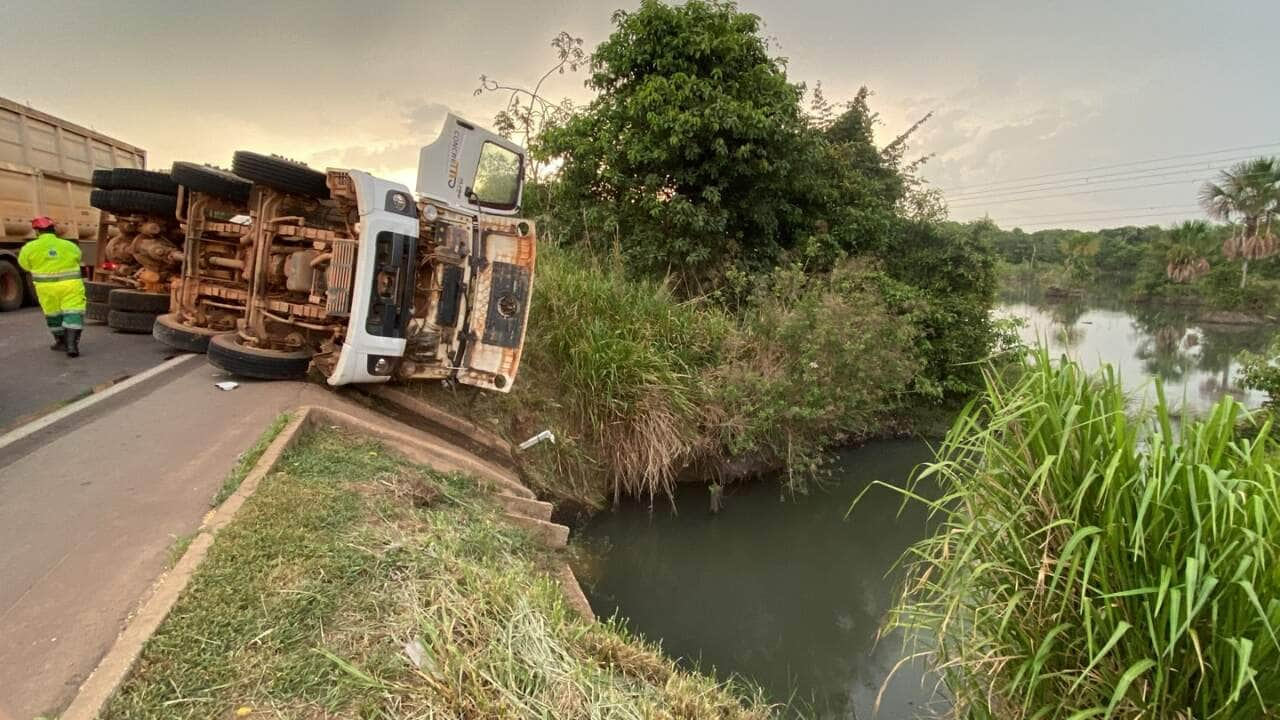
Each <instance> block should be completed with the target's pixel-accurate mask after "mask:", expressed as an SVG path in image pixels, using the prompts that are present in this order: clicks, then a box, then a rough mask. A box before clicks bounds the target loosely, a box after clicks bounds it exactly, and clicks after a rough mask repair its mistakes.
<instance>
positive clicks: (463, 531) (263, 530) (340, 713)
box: [104, 430, 769, 720]
mask: <svg viewBox="0 0 1280 720" xmlns="http://www.w3.org/2000/svg"><path fill="white" fill-rule="evenodd" d="M553 559H554V558H553V556H551V555H550V554H549V553H548V552H547V551H546V550H544V549H542V548H540V547H539V546H536V545H534V544H533V543H531V542H530V541H529V540H528V539H527V538H526V537H525V536H524V535H523V534H521V533H520V532H518V531H517V530H515V529H513V528H512V527H510V526H509V525H508V524H507V523H506V522H504V521H502V519H501V517H500V516H499V514H498V512H497V511H496V510H495V509H494V508H493V507H491V506H490V504H489V502H488V501H487V500H486V499H485V498H484V497H482V496H480V495H478V494H477V492H476V491H475V490H474V489H473V485H472V483H470V482H468V481H467V480H466V479H465V478H462V477H459V476H454V475H447V476H446V475H440V474H436V473H433V472H431V471H429V470H426V469H424V468H421V467H417V466H412V465H408V464H406V463H403V462H401V461H399V460H398V459H396V458H394V457H393V456H391V455H389V454H387V453H386V452H384V451H383V449H382V448H381V447H380V446H379V445H377V444H375V443H368V442H352V441H351V440H349V439H344V438H342V437H340V436H339V435H338V434H336V433H333V432H330V431H323V430H322V431H315V432H312V433H309V434H308V435H306V436H304V437H303V438H302V439H301V442H300V443H299V444H298V445H297V446H296V447H295V448H293V449H292V450H290V451H289V452H288V453H286V454H285V456H284V457H283V458H282V461H281V463H280V464H279V465H278V466H277V470H276V471H275V472H273V473H272V474H270V475H269V476H268V477H267V478H265V479H264V481H263V483H262V484H261V485H260V486H259V487H258V489H257V491H256V492H255V493H254V495H253V496H252V497H250V498H249V500H248V501H247V502H246V503H245V505H244V506H243V507H242V508H241V510H240V513H239V514H238V516H237V517H236V519H235V520H234V521H233V522H232V523H231V524H230V525H229V526H228V527H227V528H225V529H223V530H222V531H220V532H219V534H218V536H217V538H216V541H215V543H214V545H213V547H212V548H211V550H210V552H209V555H208V557H207V558H206V559H205V561H204V563H203V564H202V565H201V567H200V569H199V570H198V571H197V573H196V574H195V576H194V577H193V578H192V582H191V584H190V585H189V586H188V588H187V590H186V591H185V592H184V593H183V595H182V597H181V598H180V599H179V601H178V603H177V605H176V606H175V608H174V609H173V611H172V613H171V614H170V615H169V617H168V618H167V619H166V621H165V622H164V623H163V624H162V626H161V627H160V629H159V630H158V632H157V633H156V635H155V636H154V637H153V638H152V639H151V640H150V641H149V642H148V643H147V646H146V647H145V648H144V650H143V653H142V657H141V659H140V661H139V663H138V665H137V666H136V668H135V670H134V671H133V673H132V675H131V676H130V677H129V678H128V679H127V680H126V682H125V683H124V685H123V686H122V688H121V690H120V692H119V694H118V695H117V696H116V697H115V698H114V699H113V701H112V703H111V704H110V707H109V708H108V710H107V712H106V713H105V715H104V717H105V718H109V719H114V720H123V719H124V718H128V719H130V720H135V719H146V718H166V719H167V718H210V717H213V718H227V717H234V716H236V714H237V712H238V711H242V709H247V711H248V712H249V713H251V714H250V716H251V717H271V718H321V717H325V718H329V717H340V718H348V717H350V718H355V717H359V718H489V717H502V718H552V717H555V718H650V717H672V718H704V717H717V718H756V717H766V716H767V715H768V711H769V708H767V707H766V706H765V705H764V704H763V703H761V702H760V700H759V698H758V697H755V696H750V697H744V696H741V695H739V694H738V693H737V692H736V691H735V690H734V689H733V688H729V687H727V686H722V685H718V684H717V683H715V682H714V681H712V680H710V679H708V678H705V677H702V676H699V675H694V674H690V673H686V672H683V671H680V670H678V669H676V667H675V666H674V665H673V664H672V663H671V662H670V661H669V660H667V659H665V658H663V657H662V656H661V655H660V654H658V653H656V652H655V651H654V650H653V649H651V648H649V647H647V646H645V645H644V644H643V643H640V642H638V641H635V640H633V639H630V638H628V637H626V636H625V635H624V634H623V633H622V632H621V631H618V630H615V629H614V628H612V627H611V626H608V625H588V624H585V623H583V622H582V621H581V620H579V619H578V618H577V617H576V615H574V614H573V613H572V611H570V610H569V609H568V608H567V607H566V606H565V603H564V600H563V596H562V593H561V591H560V589H559V587H558V586H557V585H556V584H555V583H554V581H552V580H551V579H549V578H548V577H547V576H546V575H545V574H543V573H542V572H541V570H542V569H544V568H545V567H547V565H548V563H549V562H550V561H552V560H553ZM406 645H412V646H413V647H414V648H415V652H419V651H420V664H415V662H412V661H411V660H410V658H409V656H408V654H407V653H406V649H405V648H406Z"/></svg>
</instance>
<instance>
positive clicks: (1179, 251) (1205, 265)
mask: <svg viewBox="0 0 1280 720" xmlns="http://www.w3.org/2000/svg"><path fill="white" fill-rule="evenodd" d="M1211 242H1213V231H1212V228H1210V227H1209V223H1207V222H1205V221H1203V220H1188V221H1186V222H1184V223H1182V224H1181V225H1178V226H1177V227H1174V228H1173V229H1171V230H1170V231H1169V244H1168V249H1167V250H1166V251H1165V262H1166V265H1165V274H1166V275H1168V277H1169V279H1170V280H1172V281H1174V282H1176V283H1187V282H1191V281H1192V280H1195V279H1197V278H1199V277H1202V276H1204V275H1205V274H1206V273H1208V272H1209V259H1208V257H1207V256H1208V254H1209V250H1210V248H1209V243H1211Z"/></svg>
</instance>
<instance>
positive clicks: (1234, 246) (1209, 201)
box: [1200, 158, 1280, 288]
mask: <svg viewBox="0 0 1280 720" xmlns="http://www.w3.org/2000/svg"><path fill="white" fill-rule="evenodd" d="M1200 204H1201V205H1203V206H1204V209H1205V211H1206V212H1208V213H1209V215H1210V216H1211V217H1215V218H1218V219H1221V220H1225V221H1227V222H1229V223H1231V236H1230V237H1228V238H1227V240H1226V242H1224V243H1223V244H1222V254H1223V255H1225V256H1226V257H1227V259H1229V260H1242V261H1243V264H1242V267H1241V269H1240V287H1242V288H1243V287H1244V285H1245V282H1246V281H1247V280H1248V278H1249V261H1250V260H1257V259H1259V258H1264V257H1267V256H1269V255H1273V254H1275V252H1276V238H1275V235H1273V234H1272V232H1271V219H1272V216H1273V215H1275V214H1276V212H1277V211H1280V163H1278V162H1277V161H1276V159H1275V158H1258V159H1257V160H1247V161H1245V162H1241V163H1238V164H1236V165H1233V166H1232V167H1231V168H1230V169H1228V170H1223V171H1222V173H1221V174H1219V176H1218V182H1216V183H1212V182H1209V183H1205V184H1204V187H1203V188H1201V189H1200Z"/></svg>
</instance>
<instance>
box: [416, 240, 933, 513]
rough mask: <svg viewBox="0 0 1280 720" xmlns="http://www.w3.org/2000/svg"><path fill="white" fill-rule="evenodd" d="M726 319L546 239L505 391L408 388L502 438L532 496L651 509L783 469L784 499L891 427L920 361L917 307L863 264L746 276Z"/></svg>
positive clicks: (716, 307)
mask: <svg viewBox="0 0 1280 720" xmlns="http://www.w3.org/2000/svg"><path fill="white" fill-rule="evenodd" d="M756 280H757V281H758V286H757V287H755V288H754V289H749V290H748V291H747V292H745V295H746V299H745V300H743V301H742V302H741V304H740V307H739V308H737V309H736V310H735V311H734V312H730V311H729V310H728V309H726V306H725V304H723V303H715V302H711V301H709V300H707V299H694V300H683V301H682V300H680V299H679V298H677V297H676V296H675V294H674V293H673V292H672V291H671V290H670V289H669V288H668V287H667V286H665V285H664V284H662V283H660V282H656V281H652V280H645V279H637V278H634V277H631V276H629V275H628V274H627V273H625V272H624V271H623V270H622V269H621V268H620V267H617V266H615V265H612V264H610V263H609V262H608V261H607V260H601V259H599V258H594V257H592V256H590V255H588V254H586V253H583V252H577V251H572V250H567V249H564V248H559V247H556V246H555V245H554V244H552V243H547V244H545V245H544V246H543V247H541V248H540V256H539V261H538V274H537V279H536V281H535V282H534V300H533V307H532V310H531V312H530V319H529V330H528V334H527V337H526V340H525V350H524V352H525V356H524V360H523V363H522V366H521V371H520V373H521V374H520V377H519V378H518V380H517V381H516V385H515V388H514V390H513V391H512V392H511V394H510V395H497V394H484V395H480V394H477V395H474V396H469V397H468V399H466V400H460V398H458V397H456V396H453V397H451V396H452V393H451V392H450V391H446V390H442V389H440V388H438V387H436V386H431V385H427V384H418V385H415V386H411V389H412V390H413V391H414V392H418V393H422V394H424V395H425V396H426V397H427V398H428V399H429V400H430V401H432V402H440V403H445V404H451V405H452V407H454V409H458V410H463V411H466V412H468V413H470V414H472V415H473V416H476V417H477V419H478V420H480V421H483V422H487V423H489V424H490V425H491V426H495V427H497V428H498V429H499V431H500V432H503V433H504V434H506V435H507V436H508V437H509V438H510V439H512V440H515V441H520V440H523V439H525V438H527V437H529V436H531V435H533V434H535V433H537V432H538V431H540V430H543V429H547V428H549V429H551V430H552V431H553V432H555V434H556V437H557V442H556V444H555V445H550V444H545V443H544V444H543V445H540V446H538V447H537V448H535V449H534V450H532V451H530V452H528V453H526V454H525V456H524V457H525V459H526V461H527V462H528V463H529V470H530V471H531V474H532V483H533V484H534V485H535V486H536V487H535V489H536V490H538V491H539V494H541V495H543V496H544V497H548V498H550V499H553V500H556V501H558V502H562V503H563V502H568V503H572V504H575V505H578V506H586V507H600V506H602V505H604V504H605V503H607V502H609V500H610V499H616V498H618V497H619V496H621V495H634V496H640V497H647V498H648V499H650V500H653V499H654V498H655V497H661V496H662V495H663V494H665V493H667V492H669V491H670V490H671V488H672V484H673V483H674V481H675V479H676V478H677V476H678V475H679V474H680V473H682V472H686V471H690V470H692V471H693V472H697V473H698V474H699V476H700V477H704V478H715V477H718V476H719V475H721V474H722V473H724V472H733V470H732V469H731V468H732V466H734V465H737V466H740V467H743V468H748V469H758V470H763V469H773V468H783V469H786V470H788V471H790V472H789V475H788V477H789V478H791V479H792V481H793V482H792V485H793V487H794V488H799V487H801V486H802V485H803V480H804V479H805V478H806V477H808V476H809V475H810V474H811V473H812V472H813V471H815V470H816V469H817V467H818V466H819V465H820V463H821V461H822V458H823V455H824V452H825V451H826V450H828V449H830V448H831V447H832V446H834V445H838V444H841V443H844V442H848V441H850V440H851V439H857V438H865V437H868V436H872V435H876V434H880V433H883V432H886V431H890V430H899V429H901V427H902V422H901V418H902V417H903V415H904V411H905V410H906V409H907V407H908V406H909V405H910V403H911V402H912V401H913V400H918V399H919V397H920V395H919V394H916V395H912V393H913V392H914V391H915V390H916V389H917V388H916V385H915V384H916V383H917V381H918V379H919V377H920V375H919V371H920V369H921V366H922V361H921V360H920V359H918V357H919V352H917V350H918V348H917V347H916V343H917V342H924V338H923V336H922V333H921V332H920V331H919V329H918V328H917V327H916V325H915V324H914V320H915V317H916V313H917V311H918V309H919V306H920V303H919V302H916V301H915V300H912V299H902V300H900V301H898V302H891V301H890V300H889V299H888V297H889V296H890V295H891V294H893V293H895V292H896V293H898V294H899V295H901V294H903V293H902V286H901V285H900V284H897V283H894V281H893V280H891V279H889V278H888V277H887V276H886V275H885V274H884V273H882V272H881V271H880V270H879V268H878V266H877V265H876V264H874V263H872V262H870V261H864V260H848V261H845V262H843V263H841V264H839V265H838V266H837V268H836V269H835V270H833V271H832V272H830V273H823V274H816V275H815V274H809V273H806V272H804V271H802V270H801V269H799V268H795V267H788V268H784V269H780V270H778V271H776V272H774V273H773V274H772V275H768V276H765V277H761V278H757V279H756Z"/></svg>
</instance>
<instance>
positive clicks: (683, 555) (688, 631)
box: [575, 298, 1274, 720]
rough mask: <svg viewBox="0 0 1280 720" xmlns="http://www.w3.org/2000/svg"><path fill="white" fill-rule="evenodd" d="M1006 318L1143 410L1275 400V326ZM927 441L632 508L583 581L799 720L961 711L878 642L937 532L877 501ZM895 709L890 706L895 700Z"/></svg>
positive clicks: (1148, 314) (665, 639)
mask: <svg viewBox="0 0 1280 720" xmlns="http://www.w3.org/2000/svg"><path fill="white" fill-rule="evenodd" d="M1014 300H1015V301H1014V302H1008V303H1006V304H1005V305H1003V306H1002V307H1001V308H1000V309H999V311H998V314H1000V315H1003V316H1016V317H1020V318H1022V319H1023V320H1024V321H1025V323H1026V324H1025V326H1024V327H1023V329H1022V333H1023V335H1024V337H1025V338H1026V339H1027V340H1029V341H1034V340H1035V339H1037V338H1045V339H1047V341H1048V343H1049V345H1050V347H1051V349H1052V350H1053V351H1054V353H1055V354H1059V353H1067V354H1069V355H1071V356H1072V357H1074V358H1076V359H1077V360H1079V361H1080V362H1082V363H1083V364H1085V365H1086V366H1087V367H1090V368H1093V367H1097V366H1098V365H1100V364H1101V363H1104V362H1106V363H1111V364H1112V365H1115V366H1116V367H1118V368H1119V370H1120V372H1121V375H1122V379H1123V381H1124V382H1125V383H1126V385H1127V386H1128V387H1129V388H1130V389H1131V390H1133V392H1134V394H1135V396H1136V397H1138V398H1141V397H1143V396H1145V395H1147V394H1148V393H1149V392H1150V384H1151V383H1150V381H1151V379H1152V378H1154V377H1157V376H1159V377H1161V378H1162V379H1163V380H1164V381H1165V384H1166V389H1167V394H1168V397H1169V398H1170V399H1171V400H1174V401H1175V402H1178V403H1180V404H1181V403H1183V402H1185V405H1186V406H1187V407H1188V408H1189V409H1193V410H1199V409H1203V408H1205V407H1207V406H1208V405H1209V404H1211V403H1212V402H1213V401H1214V400H1216V399H1217V398H1218V397H1221V395H1222V394H1224V393H1231V394H1233V395H1235V396H1236V397H1238V398H1239V399H1241V400H1243V401H1244V402H1245V403H1247V404H1249V405H1251V406H1252V405H1257V404H1258V403H1259V402H1261V400H1262V397H1261V396H1260V395H1258V394H1256V393H1250V392H1247V391H1244V390H1243V389H1241V388H1240V387H1239V386H1238V381H1237V380H1236V378H1235V374H1236V370H1237V367H1238V365H1237V363H1236V362H1235V360H1234V355H1235V354H1236V353H1237V352H1238V351H1239V350H1242V349H1252V350H1258V349H1261V348H1262V347H1264V346H1265V344H1266V342H1267V341H1268V339H1269V337H1270V335H1271V334H1272V333H1273V332H1274V329H1273V328H1265V327H1221V326H1219V327H1215V326H1209V325H1201V324H1197V323H1196V322H1195V321H1194V320H1193V319H1192V317H1190V316H1189V314H1188V313H1187V312H1186V311H1182V310H1170V309H1157V308H1140V307H1128V308H1126V307H1124V306H1121V305H1116V304H1112V305H1106V304H1097V303H1095V304H1092V305H1088V304H1084V303H1068V304H1062V303H1034V302H1031V301H1029V300H1028V299H1026V298H1015V299H1014ZM929 458H930V452H929V449H928V446H927V445H926V444H925V443H923V442H918V441H892V442H877V443H873V444H871V445H868V446H866V447H863V448H858V449H853V450H848V451H845V452H843V453H841V454H840V456H839V458H838V461H837V463H836V465H835V472H834V475H833V477H832V478H831V483H830V485H829V486H828V487H827V488H826V489H825V490H823V491H821V492H814V493H812V494H810V495H808V496H804V497H800V498H780V497H779V491H778V485H777V484H776V483H771V482H768V481H766V482H762V483H756V484H751V485H744V486H738V487H735V488H731V489H730V490H729V491H728V496H727V497H726V499H725V503H724V509H723V511H722V512H721V513H720V514H712V513H710V512H709V496H708V491H707V489H706V488H705V487H693V486H689V487H684V488H682V489H681V491H680V492H679V494H678V497H677V499H676V504H677V508H678V513H676V514H673V513H672V512H671V511H670V510H669V509H668V508H666V507H665V506H660V507H658V508H657V509H656V511H655V512H652V513H650V512H649V510H648V508H647V507H646V506H643V505H638V504H637V505H630V506H626V507H623V508H622V509H620V510H619V511H617V512H613V513H604V514H602V515H600V516H598V517H596V518H595V519H594V520H593V521H592V522H591V523H590V524H589V525H587V526H586V527H584V528H582V529H580V531H579V532H578V534H577V536H576V540H575V542H578V543H580V544H583V545H584V546H585V547H586V548H587V552H586V553H585V557H584V559H583V560H582V561H581V562H579V563H578V565H577V569H578V570H579V572H580V575H581V577H582V579H583V581H584V585H585V586H586V590H587V594H588V596H589V598H590V600H591V604H592V607H593V608H595V610H596V612H597V613H598V614H600V615H601V616H604V617H608V616H610V615H612V614H614V613H617V614H618V615H619V616H621V617H623V618H625V619H626V622H627V624H628V625H629V627H630V628H631V629H633V630H635V631H637V632H639V633H640V634H642V635H644V636H645V637H647V638H649V639H651V640H654V641H658V642H661V643H662V645H663V647H664V648H665V649H666V650H667V652H668V653H669V654H671V655H673V656H676V657H679V658H681V659H682V660H683V661H684V662H687V663H689V664H691V665H697V666H699V667H701V668H703V669H704V670H710V669H712V668H714V671H715V673H716V674H717V675H718V676H719V677H721V678H725V677H728V676H730V675H740V676H743V677H745V678H749V679H750V680H751V681H753V682H755V683H756V684H758V685H759V686H761V687H762V688H763V689H764V690H765V691H766V692H767V693H768V695H769V696H770V697H771V698H772V699H773V700H774V701H776V702H787V701H790V702H791V704H792V705H793V706H795V707H796V708H797V710H796V712H795V714H796V715H799V716H803V717H814V718H861V719H863V720H867V719H869V718H893V719H897V718H910V717H913V716H916V715H918V714H921V711H923V710H924V709H925V705H926V704H932V705H935V706H941V707H945V703H946V701H945V698H943V697H940V696H939V694H935V693H934V692H933V688H934V678H933V677H932V676H929V675H927V674H926V672H925V670H924V669H923V668H922V667H920V666H919V665H910V664H908V665H906V666H904V667H903V668H901V669H899V670H898V671H897V673H895V674H894V675H893V680H892V682H889V683H887V684H886V683H885V679H886V678H887V677H888V676H889V674H890V670H891V669H892V668H893V666H894V665H895V664H896V663H897V662H898V661H899V660H900V659H901V658H902V657H903V652H902V646H901V643H900V642H895V639H893V638H890V639H886V640H881V641H880V642H878V643H877V642H876V632H877V629H878V628H879V626H880V624H881V622H882V619H883V616H884V613H885V611H886V610H887V608H888V607H889V606H890V604H891V602H892V600H893V598H894V592H895V581H896V579H897V576H896V575H894V574H893V573H892V572H891V570H892V568H893V565H894V563H895V561H896V560H897V559H898V558H899V556H900V555H901V553H902V552H903V551H904V550H905V549H906V548H907V547H908V546H909V545H910V544H911V543H912V542H914V541H915V540H917V539H919V538H920V537H922V536H923V534H924V533H925V531H926V518H925V514H924V512H923V510H922V509H921V508H920V507H919V506H918V505H909V506H908V507H907V508H906V509H905V511H901V512H900V509H901V505H902V503H901V499H900V496H898V495H896V494H894V493H893V492H891V491H888V490H885V489H873V490H872V491H871V492H870V493H869V494H868V495H867V496H866V497H865V498H864V499H863V500H862V501H861V502H860V503H859V505H858V506H857V507H856V508H854V509H853V510H852V512H850V513H849V515H848V517H846V516H845V513H846V511H848V510H849V506H850V503H851V501H852V500H853V498H854V497H855V496H857V495H858V493H859V492H861V491H862V490H863V489H864V488H865V487H867V486H868V484H869V483H871V482H873V481H876V480H881V481H885V482H889V483H893V484H898V485H901V484H902V483H903V482H904V481H905V480H906V478H907V477H908V476H909V475H910V473H911V470H912V468H913V467H914V466H915V465H916V464H917V463H920V462H923V461H925V460H928V459H929ZM882 687H883V688H884V694H883V697H882V698H881V702H880V708H879V712H878V713H877V712H875V710H874V708H875V705H876V697H877V694H878V693H879V692H880V690H881V688H882Z"/></svg>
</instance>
